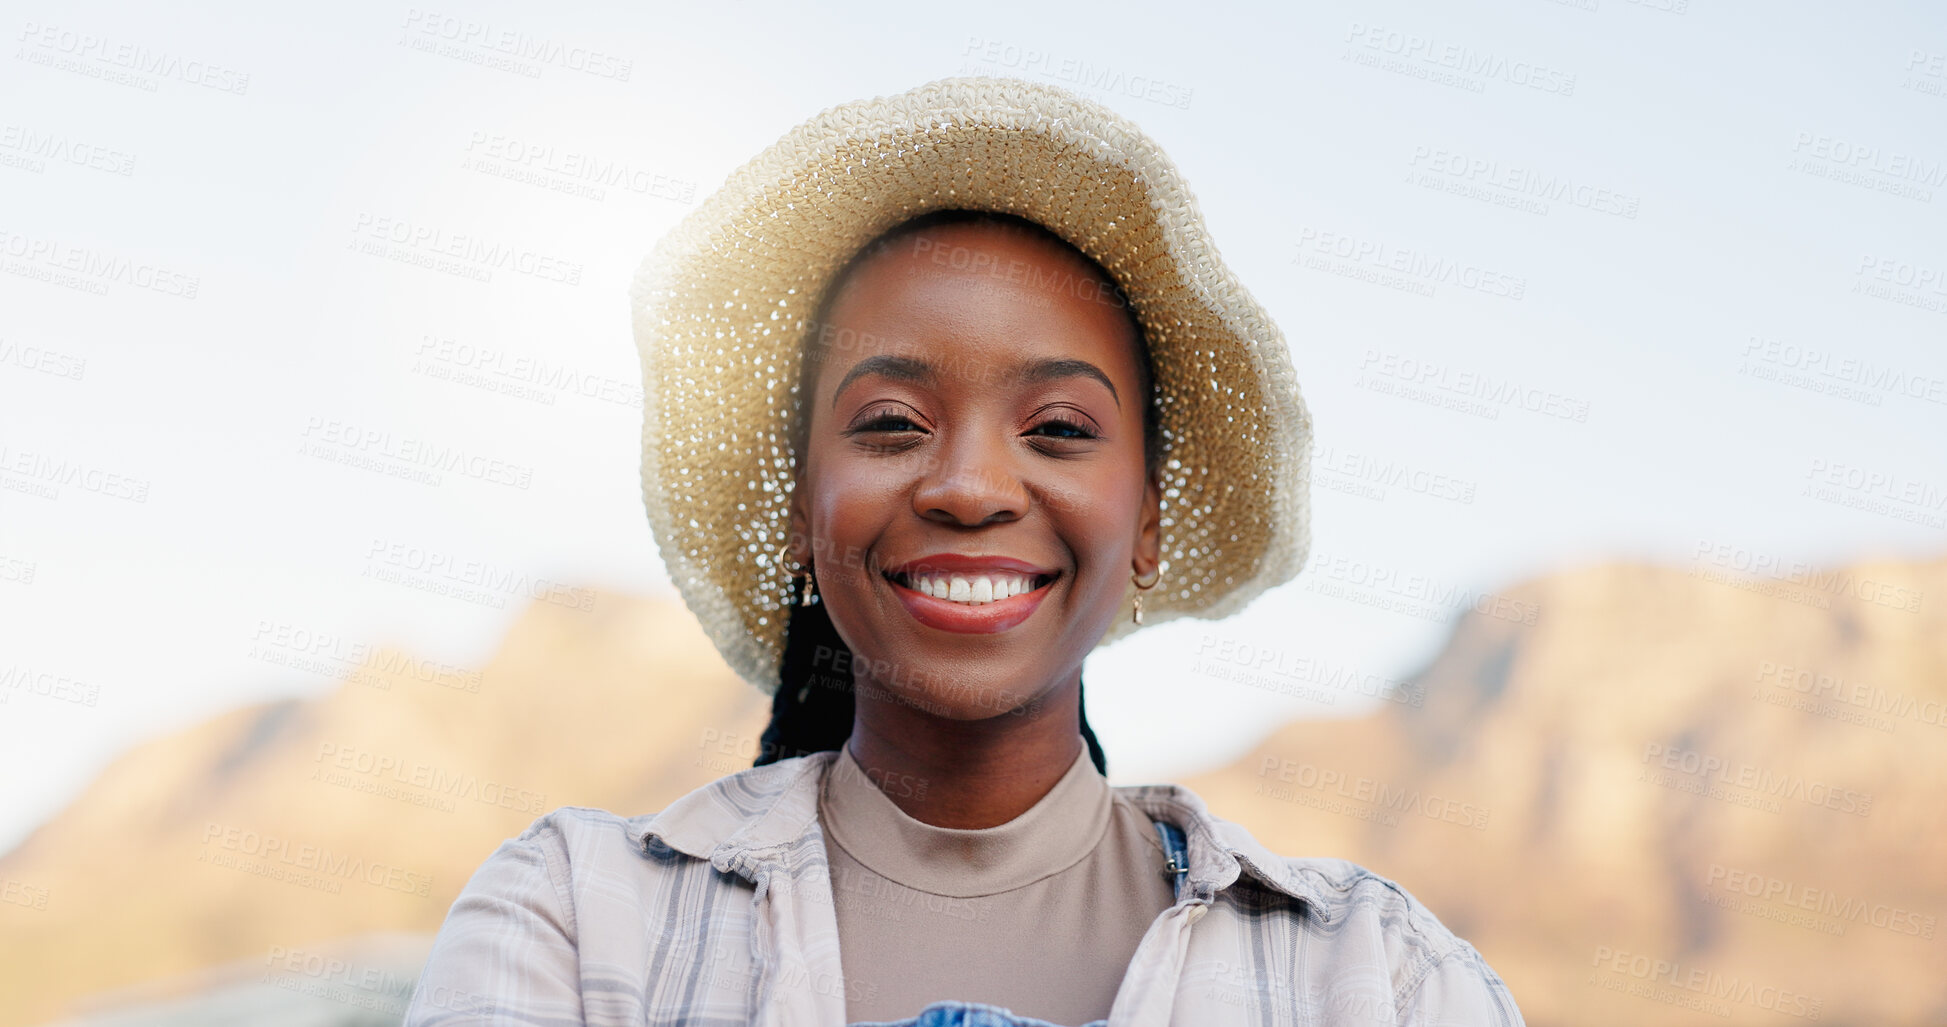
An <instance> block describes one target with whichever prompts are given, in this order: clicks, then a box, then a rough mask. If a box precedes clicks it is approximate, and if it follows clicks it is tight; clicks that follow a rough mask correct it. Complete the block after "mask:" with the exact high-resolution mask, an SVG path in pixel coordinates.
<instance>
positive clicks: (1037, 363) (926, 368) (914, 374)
mask: <svg viewBox="0 0 1947 1027" xmlns="http://www.w3.org/2000/svg"><path fill="white" fill-rule="evenodd" d="M869 374H876V375H879V376H881V377H884V378H891V379H894V380H896V381H902V382H913V383H915V384H919V385H928V386H930V385H933V384H934V383H936V382H937V381H939V372H938V370H937V369H936V368H935V367H934V366H933V364H932V363H931V362H930V361H926V360H921V359H919V358H918V357H901V356H893V355H890V354H883V353H882V354H880V355H878V356H872V357H867V358H865V359H864V360H861V361H859V362H858V363H856V364H854V365H852V369H851V370H850V371H847V372H845V377H843V378H840V379H839V380H838V388H836V389H833V390H832V406H833V408H836V407H837V406H838V397H840V396H842V395H844V394H845V390H846V388H847V387H849V386H850V385H851V384H852V382H853V381H855V380H857V379H859V378H863V377H865V376H866V375H869ZM1061 378H1093V379H1095V380H1096V381H1098V382H1101V383H1102V385H1103V387H1104V388H1106V389H1108V390H1109V396H1110V398H1112V399H1114V400H1115V405H1116V409H1118V410H1119V409H1121V408H1122V395H1121V394H1120V393H1118V392H1116V390H1115V383H1114V382H1112V381H1110V380H1109V376H1108V375H1106V374H1104V373H1102V369H1101V368H1099V367H1096V366H1095V365H1094V364H1091V363H1089V362H1088V361H1086V360H1076V359H1074V358H1068V357H1061V358H1057V357H1044V358H1042V359H1040V360H1033V361H1029V362H1028V363H1027V364H1025V365H1024V366H1023V367H1022V368H1021V374H1020V380H1021V381H1022V382H1023V383H1024V384H1038V383H1041V382H1050V381H1056V380H1058V379H1061Z"/></svg>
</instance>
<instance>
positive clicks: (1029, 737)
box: [845, 675, 1085, 828]
mask: <svg viewBox="0 0 1947 1027" xmlns="http://www.w3.org/2000/svg"><path fill="white" fill-rule="evenodd" d="M1080 685H1081V679H1080V676H1079V675H1077V676H1076V679H1075V680H1074V681H1071V682H1069V683H1068V684H1066V685H1063V686H1061V687H1059V688H1057V689H1055V690H1054V691H1052V692H1050V693H1048V694H1047V695H1046V696H1045V697H1044V701H1043V702H1042V703H1041V704H1040V706H1039V708H1038V709H1037V710H1036V711H1035V712H1034V713H1003V714H1000V715H999V716H993V717H987V718H984V719H981V720H955V719H952V718H948V717H941V716H936V715H934V714H930V713H927V712H925V711H923V710H919V709H914V708H913V707H911V706H908V705H905V704H902V703H897V702H889V701H885V700H880V699H867V698H864V697H861V698H860V699H859V700H858V705H857V708H856V710H855V712H854V715H853V720H852V737H851V739H850V740H849V741H847V742H846V743H845V744H846V747H847V748H848V749H850V750H851V753H852V758H853V759H854V760H857V761H858V764H859V766H860V767H861V768H863V769H864V770H865V772H866V776H867V777H869V778H871V779H872V780H873V781H874V782H876V783H878V784H879V786H880V789H881V790H882V791H883V792H885V794H886V797H887V798H889V799H891V800H892V801H893V803H894V804H895V805H897V806H898V807H899V808H900V810H902V811H903V812H904V813H905V814H906V815H907V816H909V817H912V818H913V819H914V820H918V821H920V822H921V823H925V824H931V825H933V826H934V827H950V828H984V827H996V826H998V825H1001V824H1005V823H1007V822H1008V821H1010V820H1013V819H1014V818H1015V817H1018V816H1020V815H1021V814H1022V813H1025V812H1027V810H1028V808H1029V807H1031V806H1033V805H1034V804H1035V803H1036V802H1039V801H1040V800H1041V798H1042V796H1045V795H1047V794H1048V791H1049V790H1050V789H1052V788H1053V787H1054V786H1055V782H1057V781H1059V780H1061V776H1062V775H1063V774H1065V773H1067V772H1068V768H1069V767H1070V766H1072V765H1073V764H1074V762H1075V757H1076V756H1077V755H1079V754H1080V753H1081V751H1082V749H1083V748H1084V747H1085V746H1084V743H1083V741H1082V727H1081V701H1080V697H1079V695H1078V689H1079V688H1080ZM902 775H903V776H902ZM887 782H898V783H899V787H892V786H891V785H889V784H888V783H887ZM921 783H923V784H924V787H919V785H920V784H921ZM909 785H910V786H909Z"/></svg>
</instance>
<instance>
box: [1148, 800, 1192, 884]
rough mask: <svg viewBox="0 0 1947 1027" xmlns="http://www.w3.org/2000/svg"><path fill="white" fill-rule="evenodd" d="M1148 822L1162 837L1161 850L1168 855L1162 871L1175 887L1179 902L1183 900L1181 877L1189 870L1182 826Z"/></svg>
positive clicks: (1187, 846)
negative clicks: (1167, 860)
mask: <svg viewBox="0 0 1947 1027" xmlns="http://www.w3.org/2000/svg"><path fill="white" fill-rule="evenodd" d="M1150 823H1152V824H1155V825H1156V833H1157V834H1159V835H1161V836H1162V837H1163V851H1164V852H1167V853H1169V856H1170V859H1169V862H1168V863H1167V864H1165V865H1164V867H1163V873H1164V874H1166V875H1168V876H1169V878H1170V883H1171V884H1172V885H1174V886H1175V887H1176V898H1177V901H1179V902H1180V901H1182V900H1183V878H1184V875H1185V874H1188V873H1189V872H1190V847H1189V845H1188V844H1187V843H1185V841H1184V839H1183V829H1182V828H1180V827H1178V826H1176V825H1175V824H1172V823H1169V822H1167V821H1163V820H1152V821H1150Z"/></svg>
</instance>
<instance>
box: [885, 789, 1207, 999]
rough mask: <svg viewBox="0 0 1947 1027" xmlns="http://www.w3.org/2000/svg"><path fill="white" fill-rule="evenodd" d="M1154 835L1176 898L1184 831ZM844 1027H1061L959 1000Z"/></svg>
mask: <svg viewBox="0 0 1947 1027" xmlns="http://www.w3.org/2000/svg"><path fill="white" fill-rule="evenodd" d="M1152 823H1154V824H1155V825H1156V833H1157V834H1159V835H1161V836H1162V838H1163V849H1164V851H1166V852H1168V853H1169V855H1170V864H1169V869H1170V870H1171V871H1173V872H1174V873H1175V874H1176V881H1177V894H1178V896H1179V897H1181V895H1182V891H1183V875H1184V874H1186V873H1188V872H1189V869H1190V854H1189V848H1188V846H1186V845H1185V844H1184V839H1183V829H1182V828H1180V827H1177V826H1176V825H1175V824H1166V823H1164V822H1163V821H1161V820H1156V821H1152ZM846 1027H1061V1025H1060V1024H1056V1023H1049V1022H1048V1021H1046V1020H1039V1019H1036V1018H1034V1017H1032V1016H1022V1015H1020V1014H1018V1013H1016V1012H1014V1011H1013V1010H1011V1009H1007V1008H1005V1007H1003V1006H993V1005H988V1004H987V1003H985V1002H963V1001H960V1000H959V999H942V1000H940V1001H938V1002H934V1003H931V1004H929V1005H927V1007H926V1008H924V1009H922V1010H920V1011H919V1015H917V1016H911V1017H907V1018H906V1019H904V1020H872V1021H869V1022H868V1021H860V1022H858V1023H852V1024H847V1025H846ZM1081 1027H1109V1021H1107V1020H1090V1021H1089V1022H1088V1023H1085V1024H1082V1025H1081Z"/></svg>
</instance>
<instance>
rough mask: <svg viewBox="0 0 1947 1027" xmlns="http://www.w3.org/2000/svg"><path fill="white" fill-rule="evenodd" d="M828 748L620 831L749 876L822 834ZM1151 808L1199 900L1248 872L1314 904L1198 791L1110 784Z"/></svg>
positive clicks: (699, 793)
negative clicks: (1179, 851)
mask: <svg viewBox="0 0 1947 1027" xmlns="http://www.w3.org/2000/svg"><path fill="white" fill-rule="evenodd" d="M837 757H838V752H837V751H836V750H827V751H823V752H815V753H811V754H810V755H806V756H797V757H793V758H791V759H786V760H779V761H777V762H775V763H767V764H765V765H764V766H761V767H751V768H748V769H746V770H740V771H738V772H736V773H734V774H730V775H728V776H725V777H720V778H718V779H717V780H715V781H712V782H710V783H709V784H707V785H704V786H702V787H701V788H697V789H696V790H694V791H692V792H690V793H689V794H687V795H685V796H683V797H682V798H680V799H677V800H676V801H675V802H672V803H670V804H669V806H668V807H667V808H665V809H664V810H663V811H662V812H660V813H656V814H653V815H649V816H643V817H636V818H633V819H632V820H630V822H629V824H630V826H629V840H630V842H631V843H632V844H633V845H634V846H635V848H636V851H638V852H642V853H645V854H647V853H648V852H649V851H650V839H651V838H652V837H654V838H657V839H660V841H661V842H662V844H664V845H666V846H668V847H669V848H671V849H675V850H676V851H678V852H682V853H684V854H686V855H690V856H694V857H696V858H697V859H702V860H708V861H709V862H710V864H711V865H712V866H715V867H716V868H717V869H718V870H721V871H724V872H726V873H735V874H738V875H740V876H742V877H745V878H747V879H750V880H753V881H755V880H756V879H757V877H758V876H760V874H762V873H766V872H768V871H769V870H773V869H776V868H777V867H778V866H780V865H783V864H784V862H785V861H784V855H785V854H786V853H787V852H788V851H790V850H791V849H793V848H797V847H801V846H805V845H819V846H822V845H823V844H824V836H823V831H822V830H821V828H820V826H819V823H818V791H819V787H820V785H821V784H822V783H823V781H824V775H825V773H826V772H827V770H828V769H829V768H830V766H831V764H832V761H833V760H834V759H836V758H837ZM1115 790H1116V791H1117V792H1118V793H1120V794H1122V795H1124V796H1126V797H1128V798H1129V799H1130V801H1132V802H1134V803H1135V805H1136V806H1137V808H1139V809H1141V810H1142V811H1143V812H1144V813H1147V814H1149V815H1150V816H1151V817H1152V818H1156V819H1161V820H1164V821H1167V822H1169V823H1173V824H1175V825H1177V826H1178V827H1180V828H1182V829H1183V833H1184V840H1185V842H1186V843H1187V845H1188V847H1189V856H1190V873H1189V875H1188V877H1187V882H1188V885H1189V888H1190V891H1191V894H1193V895H1196V896H1197V897H1199V898H1200V899H1201V900H1203V901H1209V900H1210V899H1212V898H1214V897H1215V896H1216V894H1217V893H1218V892H1220V891H1223V890H1224V889H1226V888H1229V887H1230V886H1232V885H1233V884H1235V883H1236V882H1237V880H1238V878H1239V877H1240V876H1241V875H1242V874H1243V873H1246V872H1248V873H1249V874H1250V875H1251V876H1252V877H1253V878H1254V879H1256V880H1257V881H1259V882H1261V883H1263V884H1264V885H1265V886H1267V887H1269V888H1271V889H1272V890H1274V891H1277V892H1280V893H1282V894H1284V895H1287V896H1290V897H1292V898H1294V899H1298V900H1300V901H1303V902H1308V903H1311V904H1312V905H1313V908H1314V909H1323V908H1325V906H1326V905H1327V903H1326V902H1325V901H1324V900H1325V898H1326V896H1324V895H1323V894H1321V893H1320V891H1319V887H1320V885H1319V884H1318V883H1317V882H1315V881H1313V880H1311V879H1309V878H1307V877H1305V876H1302V875H1301V874H1300V873H1298V872H1297V871H1295V870H1294V869H1292V867H1291V861H1290V860H1287V859H1286V858H1284V857H1282V856H1279V855H1277V854H1276V853H1273V852H1272V851H1271V850H1269V849H1267V848H1265V847H1264V845H1263V844H1262V843H1260V842H1259V841H1258V840H1257V839H1256V838H1254V837H1252V836H1251V833H1250V832H1249V831H1247V830H1245V829H1244V827H1243V826H1242V825H1241V824H1236V823H1233V822H1231V821H1229V820H1225V819H1223V818H1222V817H1219V816H1216V815H1215V814H1213V813H1211V812H1210V811H1209V809H1208V808H1206V807H1205V806H1204V803H1203V799H1202V798H1200V797H1199V796H1198V795H1197V794H1196V793H1194V792H1192V791H1190V790H1189V789H1188V788H1185V787H1183V786H1182V785H1178V784H1153V785H1120V786H1117V787H1116V789H1115Z"/></svg>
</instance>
